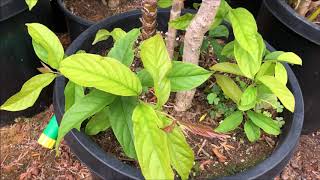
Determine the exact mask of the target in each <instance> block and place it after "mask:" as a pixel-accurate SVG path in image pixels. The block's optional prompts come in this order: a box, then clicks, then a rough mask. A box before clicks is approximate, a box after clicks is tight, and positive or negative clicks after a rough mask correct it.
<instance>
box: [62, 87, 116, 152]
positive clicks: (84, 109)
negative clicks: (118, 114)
mask: <svg viewBox="0 0 320 180" xmlns="http://www.w3.org/2000/svg"><path fill="white" fill-rule="evenodd" d="M114 98H115V96H114V95H112V94H109V93H105V92H103V91H99V90H96V89H94V90H92V91H91V92H90V93H89V94H88V95H86V96H84V97H83V98H81V99H80V100H79V101H78V102H76V103H75V104H74V105H73V106H71V108H70V109H69V110H68V111H66V112H65V114H64V116H63V118H62V120H61V123H60V127H59V133H58V138H57V142H56V151H57V153H58V152H59V144H60V142H61V140H62V138H63V137H64V136H65V135H66V134H67V133H68V132H69V131H70V130H72V129H73V128H76V129H78V130H80V126H81V123H82V122H83V121H84V120H86V119H87V118H89V117H91V116H93V115H94V114H96V113H97V112H99V111H101V110H102V109H103V108H105V107H106V106H107V105H109V104H111V103H112V102H113V100H114Z"/></svg>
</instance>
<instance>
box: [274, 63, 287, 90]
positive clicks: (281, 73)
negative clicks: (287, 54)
mask: <svg viewBox="0 0 320 180" xmlns="http://www.w3.org/2000/svg"><path fill="white" fill-rule="evenodd" d="M274 77H275V78H276V79H277V80H278V81H280V82H281V83H282V84H283V85H286V84H287V81H288V74H287V70H286V68H285V67H284V66H283V65H282V63H279V62H277V63H276V66H275V69H274Z"/></svg>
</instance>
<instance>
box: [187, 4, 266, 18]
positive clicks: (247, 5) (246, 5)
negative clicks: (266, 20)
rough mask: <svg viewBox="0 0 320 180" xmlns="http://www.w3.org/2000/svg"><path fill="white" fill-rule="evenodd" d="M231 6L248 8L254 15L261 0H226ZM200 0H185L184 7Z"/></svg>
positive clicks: (190, 6) (188, 6)
mask: <svg viewBox="0 0 320 180" xmlns="http://www.w3.org/2000/svg"><path fill="white" fill-rule="evenodd" d="M226 1H227V2H228V3H229V5H230V6H231V7H233V8H237V7H243V8H246V9H248V10H249V11H250V12H251V13H252V14H253V15H254V17H256V16H257V15H258V13H259V9H260V6H261V3H262V0H226ZM201 2H202V0H186V1H185V7H187V8H193V3H201Z"/></svg>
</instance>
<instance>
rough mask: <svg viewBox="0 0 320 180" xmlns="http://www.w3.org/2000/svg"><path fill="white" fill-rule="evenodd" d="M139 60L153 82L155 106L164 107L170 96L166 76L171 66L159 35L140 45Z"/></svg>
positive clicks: (168, 82)
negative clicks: (155, 98)
mask: <svg viewBox="0 0 320 180" xmlns="http://www.w3.org/2000/svg"><path fill="white" fill-rule="evenodd" d="M140 48H141V52H140V56H141V60H142V62H143V65H144V67H145V69H146V70H147V71H148V72H149V73H150V75H151V77H152V78H153V81H154V90H155V94H156V97H157V100H158V102H157V106H158V107H160V106H162V105H164V104H165V103H166V102H167V100H168V99H169V95H170V90H171V88H170V81H169V79H168V78H167V74H168V72H169V71H170V69H171V67H172V64H171V60H170V58H169V55H168V52H167V49H166V46H165V44H164V41H163V38H162V36H161V35H159V34H157V35H155V36H153V37H151V38H149V39H147V40H145V41H144V42H143V43H142V45H141V47H140Z"/></svg>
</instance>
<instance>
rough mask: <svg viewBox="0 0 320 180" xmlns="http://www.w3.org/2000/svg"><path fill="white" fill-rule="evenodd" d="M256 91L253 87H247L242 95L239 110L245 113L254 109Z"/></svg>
mask: <svg viewBox="0 0 320 180" xmlns="http://www.w3.org/2000/svg"><path fill="white" fill-rule="evenodd" d="M257 96H258V90H257V88H256V87H254V86H252V85H251V86H249V87H248V88H247V89H246V90H245V91H244V92H243V93H242V96H241V99H240V105H239V107H238V108H239V110H241V111H247V110H249V109H252V108H254V107H255V105H256V103H257Z"/></svg>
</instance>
